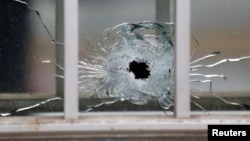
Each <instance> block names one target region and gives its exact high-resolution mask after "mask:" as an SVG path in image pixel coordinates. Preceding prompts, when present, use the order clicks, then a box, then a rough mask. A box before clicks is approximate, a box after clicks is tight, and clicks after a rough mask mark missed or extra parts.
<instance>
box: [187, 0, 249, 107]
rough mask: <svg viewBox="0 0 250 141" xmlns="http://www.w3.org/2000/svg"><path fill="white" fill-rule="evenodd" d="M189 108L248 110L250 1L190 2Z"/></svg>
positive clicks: (195, 0) (200, 0)
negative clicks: (190, 104)
mask: <svg viewBox="0 0 250 141" xmlns="http://www.w3.org/2000/svg"><path fill="white" fill-rule="evenodd" d="M191 2H192V3H191V6H192V8H191V21H192V24H191V32H192V36H193V39H192V51H193V52H192V54H191V61H190V63H191V64H190V67H191V72H190V73H191V74H190V78H191V82H190V83H191V95H192V110H203V111H214V110H243V111H245V110H249V101H250V99H249V97H250V95H249V92H250V87H249V80H250V71H249V70H250V48H249V46H250V42H249V38H250V36H249V35H250V30H249V26H250V9H249V5H250V1H247V0H238V1H237V2H236V1H233V0H220V1H217V0H210V1H206V0H192V1H191Z"/></svg>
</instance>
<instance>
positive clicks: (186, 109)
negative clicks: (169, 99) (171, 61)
mask: <svg viewBox="0 0 250 141" xmlns="http://www.w3.org/2000/svg"><path fill="white" fill-rule="evenodd" d="M175 31H176V34H175V43H176V44H175V45H176V50H175V58H176V60H175V61H176V62H175V63H176V64H175V65H176V66H175V72H176V74H175V84H176V85H175V116H176V117H177V118H182V117H189V116H190V93H189V91H190V88H189V85H190V84H189V50H190V0H176V1H175Z"/></svg>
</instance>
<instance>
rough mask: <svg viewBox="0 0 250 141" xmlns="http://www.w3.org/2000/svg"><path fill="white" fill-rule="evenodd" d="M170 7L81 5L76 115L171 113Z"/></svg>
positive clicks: (111, 0)
mask: <svg viewBox="0 0 250 141" xmlns="http://www.w3.org/2000/svg"><path fill="white" fill-rule="evenodd" d="M160 3H161V4H163V3H164V4H165V5H166V7H168V8H166V7H165V9H164V10H165V11H164V10H163V8H162V7H161V8H159V5H160ZM169 7H170V3H169V1H154V0H153V1H152V0H135V1H134V0H128V1H123V0H120V1H116V0H98V1H91V0H85V1H80V5H79V9H80V13H79V14H80V16H79V17H80V19H79V20H80V31H79V32H80V34H79V35H80V53H79V55H80V58H79V91H80V110H81V112H83V113H84V112H89V111H152V110H154V111H155V110H161V111H162V110H163V109H165V110H169V109H171V108H172V106H173V94H174V84H173V78H174V69H173V68H174V66H173V60H174V56H173V54H174V53H173V51H174V44H173V33H174V32H173V28H174V26H173V23H171V22H170V21H171V20H170V18H169V15H170V9H169ZM157 8H159V9H157ZM128 9H129V10H128Z"/></svg>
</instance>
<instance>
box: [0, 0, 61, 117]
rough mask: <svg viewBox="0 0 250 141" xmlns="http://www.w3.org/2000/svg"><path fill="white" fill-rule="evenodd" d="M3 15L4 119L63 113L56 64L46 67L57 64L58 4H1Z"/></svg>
mask: <svg viewBox="0 0 250 141" xmlns="http://www.w3.org/2000/svg"><path fill="white" fill-rule="evenodd" d="M0 11H1V12H0V13H1V14H0V24H1V25H0V41H1V42H0V66H1V67H0V104H1V105H0V107H1V108H0V113H1V116H7V115H11V114H32V113H36V112H48V111H49V112H52V111H53V112H54V111H62V106H61V105H62V103H61V102H58V101H60V98H59V97H56V92H55V91H56V88H55V85H56V83H55V73H56V72H55V65H54V64H55V63H54V64H53V63H51V64H47V63H44V62H46V60H47V61H51V62H55V51H56V44H55V43H54V42H55V40H54V37H55V33H54V31H55V1H54V0H36V1H33V0H30V1H20V0H1V1H0ZM50 98H52V99H50ZM52 101H53V102H52ZM45 103H46V104H45ZM37 107H39V108H37ZM29 109H30V110H29Z"/></svg>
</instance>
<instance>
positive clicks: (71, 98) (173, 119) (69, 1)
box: [0, 0, 250, 138]
mask: <svg viewBox="0 0 250 141" xmlns="http://www.w3.org/2000/svg"><path fill="white" fill-rule="evenodd" d="M175 13H176V15H175V17H176V18H175V24H176V25H175V27H176V37H175V39H176V50H175V51H176V54H175V55H176V62H175V63H176V79H175V81H176V83H175V84H176V96H175V110H174V115H173V114H168V113H167V116H166V115H165V114H163V112H136V113H133V112H128V113H122V112H115V113H86V114H84V115H83V116H79V111H78V108H79V107H78V98H79V97H78V91H77V85H78V83H77V81H78V76H77V63H76V62H77V59H78V0H64V14H65V15H64V32H65V34H64V35H65V36H64V42H65V48H64V49H65V50H64V52H65V81H64V88H65V89H64V97H65V101H64V115H62V114H55V115H53V114H51V115H53V116H50V114H46V115H39V114H38V115H34V116H28V117H27V116H25V117H20V116H15V117H2V118H1V119H0V135H1V134H8V133H32V134H33V133H50V134H51V133H58V132H59V133H68V132H83V133H88V134H82V136H91V135H92V137H93V135H94V136H95V137H98V136H107V135H110V136H124V137H125V136H131V135H134V136H142V135H146V134H149V133H150V135H151V136H155V135H162V136H171V135H180V134H176V133H183V134H185V135H187V133H189V134H190V135H196V134H197V133H200V134H203V135H204V134H206V131H207V125H208V124H250V114H249V112H234V113H233V114H232V113H227V112H219V113H218V112H217V113H216V112H211V113H210V115H206V114H204V113H196V114H195V113H194V112H192V114H191V112H190V95H189V75H188V74H189V44H190V41H189V39H190V0H176V1H175ZM222 113H224V114H222ZM96 133H99V134H96ZM0 138H1V136H0Z"/></svg>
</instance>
